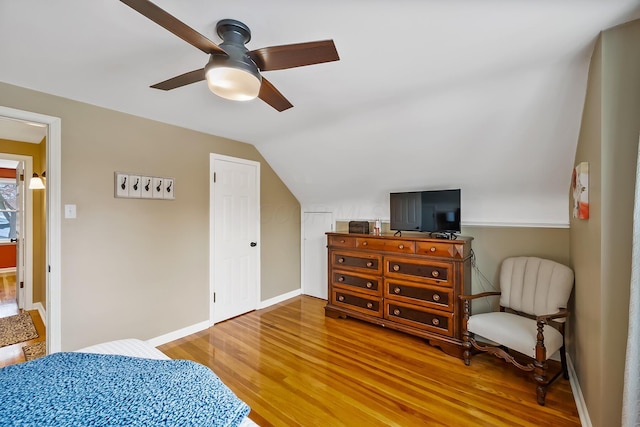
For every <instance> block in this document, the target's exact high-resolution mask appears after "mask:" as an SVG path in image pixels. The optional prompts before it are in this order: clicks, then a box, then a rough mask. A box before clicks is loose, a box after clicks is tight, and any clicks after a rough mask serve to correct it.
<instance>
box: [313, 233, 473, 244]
mask: <svg viewBox="0 0 640 427" xmlns="http://www.w3.org/2000/svg"><path fill="white" fill-rule="evenodd" d="M325 234H326V235H327V236H347V237H355V238H367V239H393V240H407V241H414V242H437V243H453V244H467V243H471V241H472V240H473V237H471V236H456V238H455V239H439V238H436V237H429V233H418V232H404V233H403V234H402V236H400V235H398V236H395V235H394V234H393V233H383V234H380V235H376V234H360V233H337V232H327V233H325Z"/></svg>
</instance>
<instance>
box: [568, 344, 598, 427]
mask: <svg viewBox="0 0 640 427" xmlns="http://www.w3.org/2000/svg"><path fill="white" fill-rule="evenodd" d="M567 370H568V371H569V384H570V385H571V391H572V392H573V398H574V399H575V401H576V407H577V409H578V416H579V417H580V424H582V426H583V427H593V424H591V418H589V411H588V410H587V402H585V401H584V396H583V395H582V389H581V388H580V383H579V382H578V376H577V375H576V370H575V368H574V366H573V362H572V361H571V358H570V357H569V355H568V354H567Z"/></svg>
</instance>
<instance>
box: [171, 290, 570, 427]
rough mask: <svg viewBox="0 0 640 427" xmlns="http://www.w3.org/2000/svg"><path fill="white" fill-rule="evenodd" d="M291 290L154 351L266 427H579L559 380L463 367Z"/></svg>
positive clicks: (475, 362)
mask: <svg viewBox="0 0 640 427" xmlns="http://www.w3.org/2000/svg"><path fill="white" fill-rule="evenodd" d="M324 305H325V301H324V300H320V299H316V298H312V297H307V296H300V297H296V298H293V299H290V300H287V301H285V302H283V303H280V304H277V305H275V306H272V307H269V308H267V309H264V310H257V311H254V312H251V313H248V314H245V315H242V316H239V317H236V318H234V319H231V320H227V321H225V322H222V323H219V324H217V325H215V326H214V327H212V328H209V329H207V330H205V331H201V332H199V333H196V334H194V335H190V336H188V337H185V338H182V339H179V340H177V341H173V342H171V343H168V344H165V345H162V346H160V347H159V349H160V350H161V351H163V352H164V353H166V354H167V355H168V356H169V357H171V358H174V359H189V360H194V361H197V362H200V363H202V364H204V365H207V366H209V367H210V368H211V369H213V370H214V372H215V373H216V374H217V375H218V376H219V377H220V378H221V379H222V381H224V382H225V383H226V384H227V385H228V386H229V388H231V389H232V390H233V391H234V392H235V393H236V395H237V396H238V397H240V398H241V399H242V400H244V401H245V402H246V403H247V404H248V405H249V406H250V407H251V408H252V410H251V413H250V415H249V417H250V418H251V419H252V420H254V421H255V422H256V423H258V424H259V425H261V426H263V427H266V426H332V427H333V426H403V427H410V426H505V427H506V426H509V427H512V426H532V427H533V426H536V427H538V426H579V425H580V420H579V417H578V413H577V409H576V405H575V402H574V399H573V396H572V393H571V388H570V386H569V382H568V381H567V380H564V379H562V378H561V379H558V381H556V383H554V384H553V385H552V386H551V387H550V388H549V391H548V393H547V403H546V406H544V407H543V406H539V405H538V404H537V403H536V394H535V381H534V380H533V378H532V377H530V376H529V374H526V373H523V372H521V371H519V370H517V369H515V368H514V367H512V366H510V365H507V364H506V363H505V362H503V361H502V360H499V359H497V358H495V357H493V356H489V355H486V354H485V355H479V356H476V357H475V358H473V359H472V361H471V366H465V365H464V363H463V362H462V361H461V360H459V359H456V358H453V357H451V356H448V355H446V354H445V353H443V352H442V351H440V350H439V349H437V348H434V347H431V346H429V345H428V344H426V343H425V342H424V341H423V340H422V339H419V338H416V337H412V336H409V335H405V334H402V333H400V332H396V331H392V330H388V329H385V328H381V327H378V326H375V325H370V324H367V323H364V322H360V321H357V320H353V319H331V318H327V317H325V316H324Z"/></svg>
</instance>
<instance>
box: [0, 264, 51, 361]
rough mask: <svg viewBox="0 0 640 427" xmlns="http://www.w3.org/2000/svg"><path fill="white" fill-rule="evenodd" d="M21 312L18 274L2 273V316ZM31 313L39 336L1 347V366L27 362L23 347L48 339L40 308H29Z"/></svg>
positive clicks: (0, 291) (0, 310) (0, 303)
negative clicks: (18, 297) (17, 291)
mask: <svg viewBox="0 0 640 427" xmlns="http://www.w3.org/2000/svg"><path fill="white" fill-rule="evenodd" d="M18 313H20V310H19V309H18V303H17V302H16V276H15V273H1V274H0V317H7V316H13V315H14V314H18ZM29 314H30V315H31V318H32V319H33V325H34V326H35V327H36V332H38V337H37V338H34V339H32V340H29V341H24V342H20V343H17V344H12V345H7V346H4V347H0V368H2V367H4V366H9V365H15V364H16V363H22V362H25V361H26V359H25V357H24V352H23V351H22V347H24V346H25V345H29V344H34V343H36V342H39V341H45V340H46V336H47V335H46V329H45V326H44V322H43V321H42V319H41V318H40V314H39V313H38V310H29Z"/></svg>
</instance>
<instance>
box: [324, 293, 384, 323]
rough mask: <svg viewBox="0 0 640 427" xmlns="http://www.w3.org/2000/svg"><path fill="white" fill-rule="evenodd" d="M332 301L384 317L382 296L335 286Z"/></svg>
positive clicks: (334, 303)
mask: <svg viewBox="0 0 640 427" xmlns="http://www.w3.org/2000/svg"><path fill="white" fill-rule="evenodd" d="M331 303H332V304H333V305H336V306H339V307H344V308H348V309H350V310H355V311H358V312H360V313H364V314H368V315H370V316H375V317H382V298H380V297H377V298H376V297H374V296H371V295H365V294H360V293H357V292H351V291H348V290H345V289H338V288H333V290H332V292H331Z"/></svg>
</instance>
